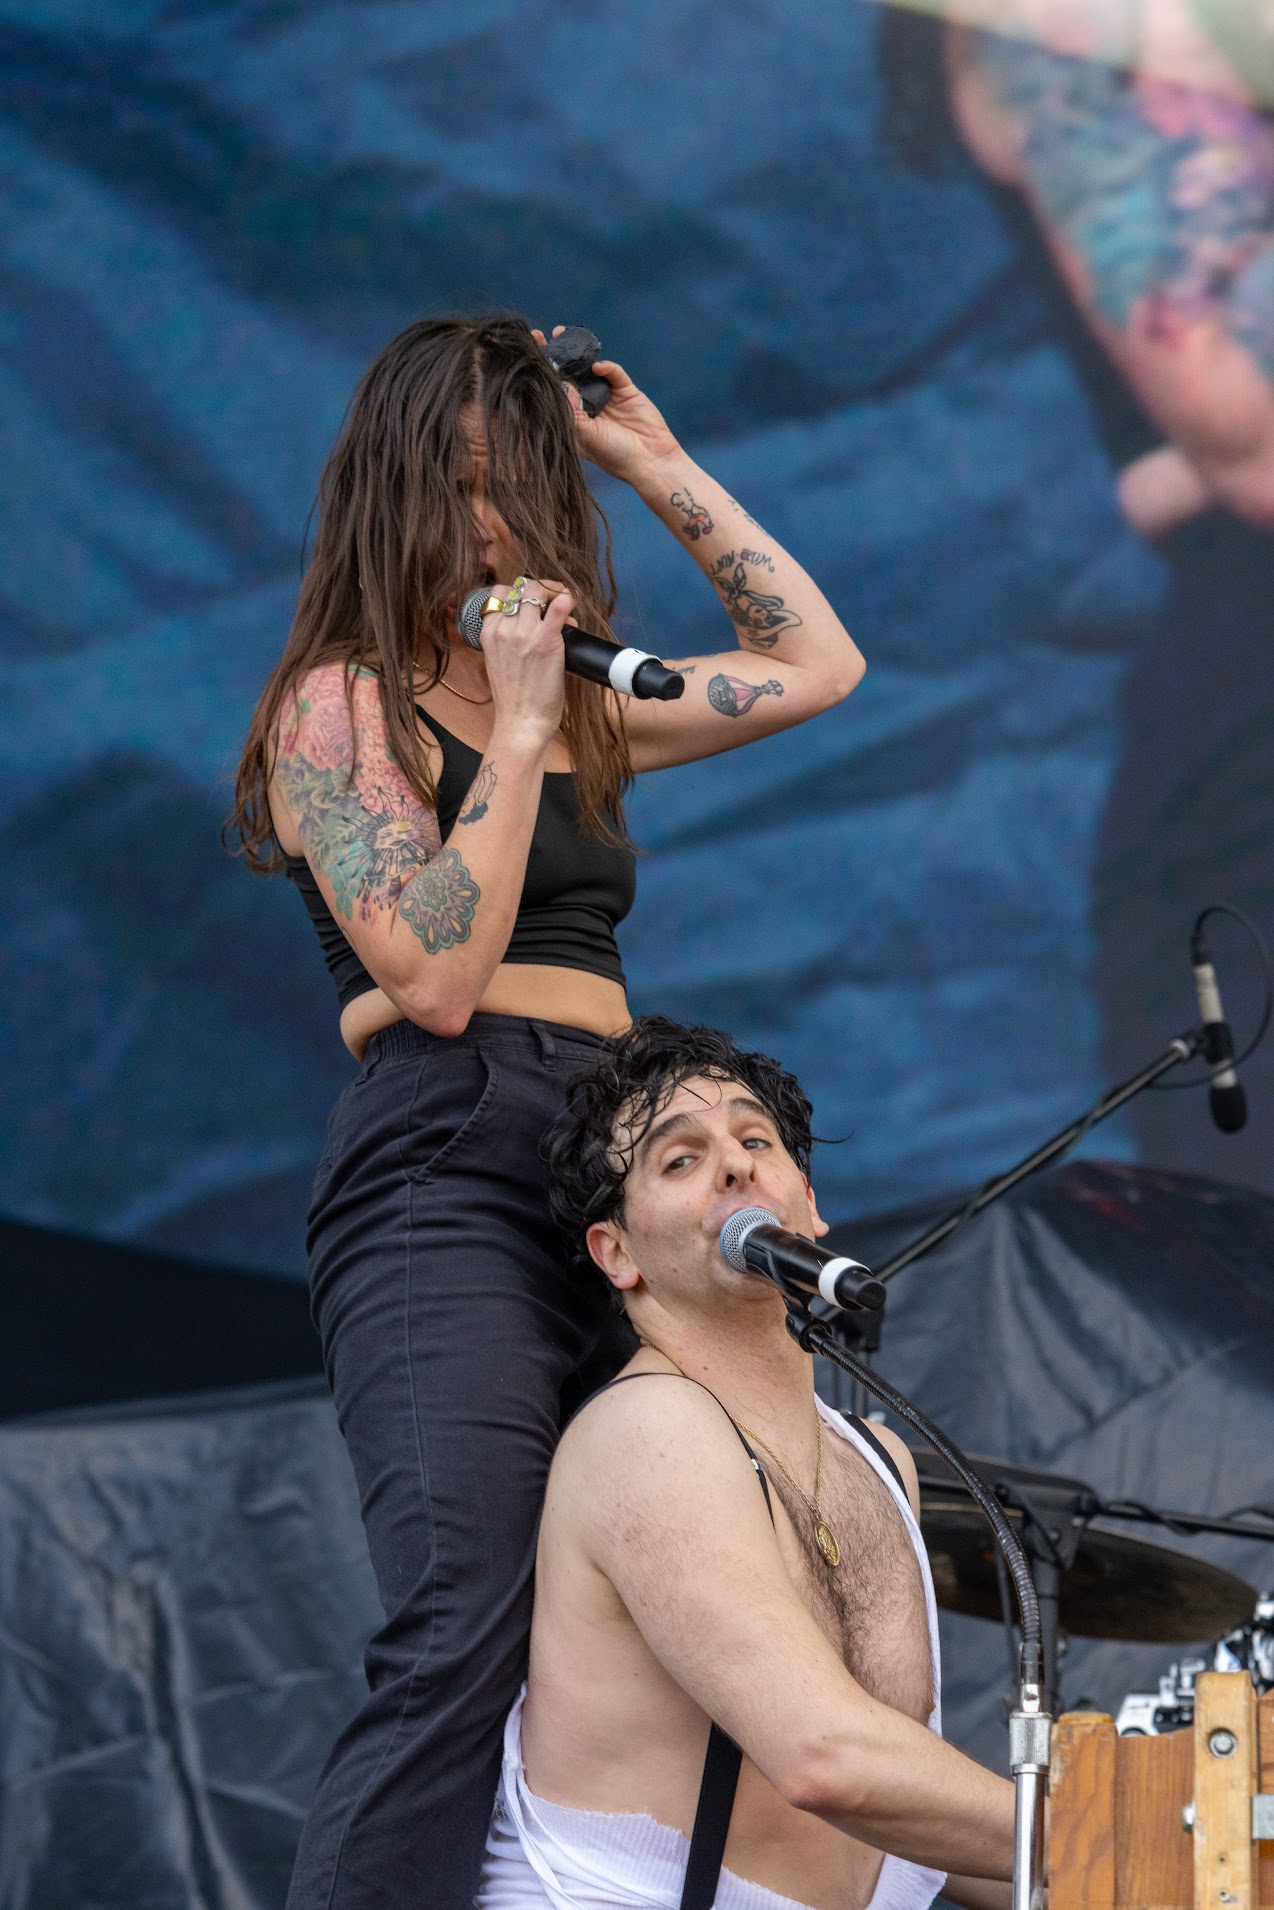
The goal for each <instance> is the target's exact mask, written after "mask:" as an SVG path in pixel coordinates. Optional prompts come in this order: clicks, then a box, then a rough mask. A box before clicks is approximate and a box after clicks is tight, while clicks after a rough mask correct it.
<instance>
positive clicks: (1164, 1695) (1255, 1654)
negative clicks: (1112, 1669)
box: [1115, 1592, 1274, 1738]
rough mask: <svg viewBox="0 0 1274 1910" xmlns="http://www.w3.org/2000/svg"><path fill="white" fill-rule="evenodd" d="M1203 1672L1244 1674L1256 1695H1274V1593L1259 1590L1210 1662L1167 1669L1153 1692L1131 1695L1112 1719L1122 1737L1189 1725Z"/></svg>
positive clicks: (1197, 1660) (1194, 1661)
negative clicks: (1244, 1617) (1245, 1616)
mask: <svg viewBox="0 0 1274 1910" xmlns="http://www.w3.org/2000/svg"><path fill="white" fill-rule="evenodd" d="M1205 1671H1246V1672H1248V1673H1249V1674H1250V1676H1251V1679H1252V1683H1253V1685H1254V1686H1255V1688H1256V1691H1257V1693H1258V1695H1261V1696H1263V1695H1264V1694H1265V1693H1266V1692H1267V1691H1274V1592H1262V1594H1261V1596H1260V1597H1259V1598H1258V1599H1257V1601H1256V1609H1255V1611H1254V1612H1253V1614H1252V1616H1251V1618H1250V1619H1249V1620H1248V1621H1247V1623H1246V1624H1245V1625H1238V1626H1236V1627H1235V1628H1234V1630H1233V1631H1231V1632H1227V1634H1226V1635H1225V1637H1224V1638H1222V1639H1219V1640H1218V1642H1217V1643H1216V1645H1215V1646H1214V1647H1213V1650H1212V1656H1211V1658H1210V1659H1209V1658H1184V1659H1182V1661H1181V1663H1180V1664H1173V1665H1169V1667H1168V1669H1167V1671H1166V1672H1165V1673H1164V1675H1163V1676H1162V1677H1161V1678H1160V1680H1159V1689H1158V1691H1157V1692H1150V1691H1130V1692H1129V1693H1128V1695H1127V1697H1126V1698H1125V1699H1124V1701H1123V1703H1122V1704H1121V1705H1120V1707H1119V1710H1118V1712H1117V1713H1116V1716H1115V1729H1116V1731H1117V1732H1118V1733H1119V1735H1120V1737H1123V1738H1133V1737H1139V1738H1150V1737H1163V1736H1166V1735H1167V1733H1168V1732H1170V1731H1180V1730H1183V1729H1184V1728H1185V1727H1187V1726H1188V1725H1191V1724H1193V1723H1194V1698H1195V1681H1196V1680H1197V1678H1198V1677H1199V1676H1200V1674H1201V1673H1202V1672H1205Z"/></svg>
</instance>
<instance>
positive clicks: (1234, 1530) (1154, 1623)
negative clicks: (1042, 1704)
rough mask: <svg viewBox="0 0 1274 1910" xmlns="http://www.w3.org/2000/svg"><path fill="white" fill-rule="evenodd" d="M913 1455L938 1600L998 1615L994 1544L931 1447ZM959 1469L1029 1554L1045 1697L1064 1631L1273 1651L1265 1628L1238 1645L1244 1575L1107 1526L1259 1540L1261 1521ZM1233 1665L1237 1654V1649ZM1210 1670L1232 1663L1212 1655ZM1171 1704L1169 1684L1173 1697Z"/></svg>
mask: <svg viewBox="0 0 1274 1910" xmlns="http://www.w3.org/2000/svg"><path fill="white" fill-rule="evenodd" d="M912 1456H913V1458H914V1459H915V1461H916V1471H917V1474H918V1476H919V1481H920V1528H921V1531H922V1533H923V1534H924V1538H925V1544H926V1547H927V1549H928V1552H929V1561H930V1566H931V1568H932V1571H933V1580H934V1593H935V1596H936V1598H937V1601H938V1603H939V1605H941V1606H943V1607H944V1608H945V1609H946V1610H948V1611H957V1612H964V1613H966V1614H967V1615H968V1616H970V1617H973V1618H985V1619H989V1620H992V1621H994V1620H995V1619H1000V1620H1001V1622H1003V1621H1004V1617H1005V1613H1004V1601H1003V1599H1002V1597H1001V1591H1000V1584H999V1574H998V1572H997V1569H996V1556H995V1551H994V1548H993V1547H992V1545H991V1544H990V1543H989V1541H988V1536H987V1532H986V1528H985V1525H984V1524H983V1521H982V1519H981V1518H980V1517H979V1515H978V1513H977V1511H976V1509H975V1507H974V1506H973V1505H971V1504H970V1502H969V1499H968V1497H967V1495H966V1494H965V1493H964V1491H963V1489H962V1488H961V1486H960V1485H959V1484H958V1483H957V1481H956V1480H955V1479H953V1478H952V1476H951V1474H950V1473H949V1472H948V1471H947V1470H946V1468H945V1467H943V1466H942V1465H941V1463H940V1462H939V1461H937V1460H936V1459H935V1458H934V1457H933V1455H932V1454H931V1453H929V1452H927V1451H924V1450H922V1449H918V1448H913V1449H912ZM969 1464H970V1466H971V1467H972V1468H973V1469H974V1470H975V1471H976V1472H977V1473H978V1475H979V1476H980V1477H981V1478H982V1479H983V1480H984V1481H985V1483H986V1484H987V1485H989V1486H990V1487H991V1489H992V1490H993V1491H994V1492H995V1494H996V1496H997V1498H998V1499H999V1501H1000V1504H1001V1505H1002V1506H1003V1508H1004V1511H1005V1514H1006V1516H1007V1517H1008V1519H1009V1521H1010V1523H1011V1524H1012V1526H1013V1528H1014V1530H1015V1531H1016V1532H1018V1533H1019V1534H1020V1536H1021V1540H1022V1543H1023V1545H1024V1547H1025V1549H1026V1552H1027V1555H1028V1557H1029V1559H1030V1562H1031V1576H1032V1579H1033V1581H1034V1584H1035V1587H1036V1594H1037V1596H1038V1597H1039V1599H1040V1620H1041V1643H1042V1647H1043V1651H1044V1663H1045V1680H1046V1683H1047V1684H1048V1686H1049V1688H1050V1689H1052V1690H1054V1692H1055V1691H1056V1683H1057V1671H1058V1664H1059V1662H1060V1659H1061V1657H1062V1654H1063V1652H1064V1650H1065V1642H1066V1636H1067V1634H1071V1635H1073V1636H1075V1637H1078V1638H1107V1639H1126V1640H1128V1641H1129V1642H1134V1641H1135V1642H1138V1643H1144V1644H1156V1643H1162V1644H1181V1645H1189V1644H1193V1643H1194V1642H1195V1640H1196V1639H1199V1638H1216V1637H1218V1636H1228V1637H1229V1638H1232V1639H1233V1640H1234V1649H1235V1653H1236V1654H1237V1653H1238V1652H1240V1651H1242V1650H1248V1651H1249V1652H1251V1651H1253V1650H1256V1649H1259V1650H1260V1651H1261V1652H1267V1651H1274V1633H1270V1634H1268V1635H1269V1643H1268V1645H1267V1644H1265V1643H1264V1642H1262V1643H1260V1645H1259V1646H1256V1645H1248V1644H1245V1643H1244V1639H1245V1627H1247V1626H1248V1625H1249V1621H1251V1617H1252V1612H1253V1608H1254V1606H1255V1607H1256V1608H1257V1610H1258V1611H1259V1610H1261V1609H1262V1606H1261V1605H1258V1603H1257V1594H1256V1591H1255V1589H1254V1588H1253V1587H1252V1586H1250V1585H1249V1584H1248V1583H1247V1582H1246V1580H1244V1579H1241V1578H1238V1577H1236V1576H1235V1575H1234V1574H1233V1573H1232V1572H1227V1571H1225V1570H1224V1569H1223V1568H1222V1567H1221V1566H1218V1565H1213V1564H1211V1563H1210V1562H1209V1561H1207V1560H1205V1559H1199V1558H1194V1557H1192V1556H1191V1555H1190V1554H1189V1553H1186V1552H1179V1551H1177V1550H1175V1549H1173V1548H1171V1547H1168V1546H1164V1545H1158V1544H1156V1543H1154V1542H1153V1541H1151V1540H1150V1539H1147V1538H1143V1537H1141V1536H1140V1535H1138V1534H1134V1533H1131V1532H1127V1531H1120V1530H1119V1528H1118V1525H1117V1524H1115V1523H1114V1521H1115V1520H1119V1521H1123V1522H1131V1521H1134V1520H1136V1521H1140V1522H1141V1523H1143V1524H1149V1523H1154V1524H1165V1525H1168V1526H1169V1527H1170V1528H1172V1529H1174V1530H1186V1529H1189V1530H1203V1531H1214V1532H1222V1533H1225V1534H1227V1535H1229V1536H1235V1535H1241V1536H1243V1537H1245V1538H1258V1537H1259V1538H1263V1539H1265V1540H1266V1541H1267V1542H1268V1541H1269V1540H1271V1539H1274V1531H1271V1528H1270V1527H1269V1526H1268V1525H1261V1524H1258V1523H1256V1522H1253V1521H1245V1520H1241V1519H1236V1518H1213V1517H1210V1516H1207V1515H1203V1514H1194V1513H1183V1512H1165V1513H1159V1512H1156V1511H1155V1509H1154V1508H1153V1507H1151V1506H1147V1505H1142V1504H1141V1503H1140V1502H1134V1501H1130V1500H1119V1501H1106V1500H1103V1499H1101V1498H1100V1497H1099V1495H1098V1494H1097V1493H1096V1492H1094V1490H1093V1488H1092V1487H1091V1486H1089V1485H1086V1484H1085V1483H1084V1482H1083V1481H1082V1480H1080V1479H1071V1478H1067V1477H1065V1476H1064V1475H1062V1474H1059V1473H1050V1472H1043V1471H1040V1470H1038V1469H1036V1468H1033V1467H1030V1466H1017V1465H1010V1464H1009V1463H1008V1462H1007V1461H1005V1460H997V1459H988V1458H984V1457H981V1456H978V1455H971V1456H970V1458H969ZM1257 1622H1259V1621H1257ZM1265 1636H1266V1634H1262V1638H1263V1639H1264V1637H1265ZM1219 1649H1220V1647H1218V1650H1219ZM1238 1662H1246V1661H1244V1660H1241V1659H1239V1658H1238V1657H1237V1656H1236V1663H1238ZM1262 1662H1264V1660H1262ZM1208 1665H1209V1661H1207V1660H1205V1661H1203V1668H1204V1669H1206V1668H1208ZM1215 1668H1216V1669H1219V1670H1228V1669H1233V1668H1234V1666H1233V1665H1232V1664H1230V1663H1229V1662H1228V1661H1225V1662H1222V1661H1220V1660H1218V1661H1217V1662H1216V1666H1215ZM1177 1669H1178V1670H1180V1669H1181V1668H1180V1667H1178V1668H1177ZM1174 1675H1175V1674H1174ZM1133 1695H1135V1696H1137V1697H1144V1698H1145V1699H1146V1701H1147V1703H1146V1705H1143V1706H1142V1707H1141V1708H1140V1709H1141V1715H1143V1716H1145V1715H1149V1711H1150V1710H1151V1709H1153V1707H1154V1706H1157V1705H1159V1704H1160V1702H1161V1701H1160V1699H1159V1697H1158V1696H1155V1695H1154V1694H1150V1693H1137V1694H1133ZM1178 1701H1179V1700H1178V1694H1177V1690H1176V1686H1175V1685H1174V1687H1173V1695H1172V1698H1171V1703H1172V1704H1173V1705H1175V1704H1177V1703H1178ZM1163 1703H1164V1704H1165V1705H1167V1704H1168V1703H1169V1700H1168V1699H1167V1698H1165V1699H1164V1700H1163ZM1187 1721H1188V1720H1187Z"/></svg>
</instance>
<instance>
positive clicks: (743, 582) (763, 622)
mask: <svg viewBox="0 0 1274 1910" xmlns="http://www.w3.org/2000/svg"><path fill="white" fill-rule="evenodd" d="M749 566H751V568H752V569H753V570H768V571H773V569H774V559H773V558H772V557H771V556H770V555H769V553H768V552H766V551H763V550H739V551H735V550H730V551H727V552H726V553H725V555H724V556H723V557H719V558H718V559H717V561H716V563H715V564H714V565H713V567H712V581H713V583H714V584H715V585H716V587H717V589H718V590H719V591H720V592H721V598H722V602H723V603H724V604H725V607H726V611H727V613H728V615H729V618H730V621H731V623H733V624H734V625H735V627H736V629H739V630H742V631H743V632H745V634H746V636H747V640H748V642H749V643H750V644H752V646H753V648H754V649H757V650H769V649H772V648H773V646H774V645H775V644H776V643H777V642H778V640H779V637H780V636H781V634H782V632H783V631H784V630H795V629H797V628H798V626H799V625H800V623H801V618H800V617H798V616H797V614H796V612H795V611H794V610H789V609H788V607H787V605H786V603H785V602H784V600H783V598H782V597H779V596H776V595H775V594H774V592H772V591H768V590H757V589H755V588H754V587H753V585H752V584H750V583H749V582H748V567H749Z"/></svg>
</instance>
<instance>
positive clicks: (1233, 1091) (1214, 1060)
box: [1190, 908, 1264, 1134]
mask: <svg viewBox="0 0 1274 1910" xmlns="http://www.w3.org/2000/svg"><path fill="white" fill-rule="evenodd" d="M1222 912H1223V911H1222V910H1220V909H1217V908H1212V909H1204V911H1203V913H1202V915H1201V916H1200V917H1199V919H1198V921H1197V922H1196V923H1195V925H1194V932H1193V934H1192V935H1191V937H1190V960H1191V962H1192V963H1193V964H1194V987H1195V993H1196V994H1197V996H1198V998H1199V1014H1200V1017H1201V1018H1202V1021H1203V1032H1204V1034H1205V1036H1206V1037H1207V1041H1206V1045H1205V1047H1204V1053H1205V1055H1206V1056H1207V1060H1208V1064H1209V1066H1210V1067H1211V1069H1212V1086H1211V1087H1210V1089H1209V1090H1208V1100H1209V1103H1210V1104H1211V1108H1212V1119H1213V1120H1214V1121H1215V1122H1216V1124H1217V1126H1218V1127H1219V1128H1220V1130H1221V1132H1222V1133H1223V1134H1237V1133H1238V1131H1239V1129H1240V1128H1241V1127H1243V1126H1244V1125H1245V1124H1246V1121H1247V1096H1246V1095H1245V1094H1244V1092H1243V1089H1242V1088H1241V1087H1240V1085H1239V1077H1238V1075H1237V1074H1236V1073H1235V1071H1234V1070H1235V1061H1234V1037H1233V1036H1232V1035H1231V1033H1230V1024H1229V1022H1228V1021H1227V1020H1226V1018H1225V1010H1224V1008H1222V1006H1221V991H1220V989H1219V988H1218V987H1217V979H1216V971H1215V969H1214V968H1213V966H1212V962H1211V958H1210V957H1209V955H1208V944H1207V940H1206V937H1205V936H1204V933H1203V924H1204V923H1205V922H1206V921H1207V919H1208V917H1209V916H1210V915H1218V914H1221V913H1222ZM1225 912H1226V913H1230V912H1231V911H1228V910H1227V911H1225ZM1240 919H1242V918H1240ZM1263 1032H1264V1030H1262V1033H1263ZM1250 1052H1251V1050H1250V1049H1249V1053H1250Z"/></svg>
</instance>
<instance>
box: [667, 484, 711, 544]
mask: <svg viewBox="0 0 1274 1910" xmlns="http://www.w3.org/2000/svg"><path fill="white" fill-rule="evenodd" d="M668 502H669V503H670V504H671V505H672V506H673V509H674V510H678V511H680V512H681V514H682V516H683V517H684V518H685V520H686V536H687V537H688V538H689V539H690V542H691V543H692V544H696V543H698V541H699V539H700V538H701V537H708V536H710V535H711V533H712V532H713V531H714V530H715V529H716V525H715V524H714V523H713V521H712V519H711V518H710V517H709V515H708V513H707V511H706V510H705V509H704V507H703V505H702V504H696V503H695V500H694V499H693V497H691V495H690V493H689V491H674V492H673V494H672V496H671V497H670V498H669V500H668Z"/></svg>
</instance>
